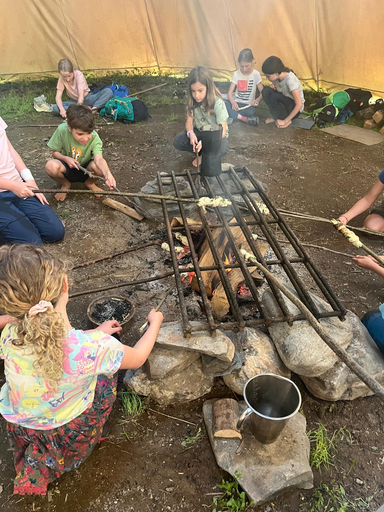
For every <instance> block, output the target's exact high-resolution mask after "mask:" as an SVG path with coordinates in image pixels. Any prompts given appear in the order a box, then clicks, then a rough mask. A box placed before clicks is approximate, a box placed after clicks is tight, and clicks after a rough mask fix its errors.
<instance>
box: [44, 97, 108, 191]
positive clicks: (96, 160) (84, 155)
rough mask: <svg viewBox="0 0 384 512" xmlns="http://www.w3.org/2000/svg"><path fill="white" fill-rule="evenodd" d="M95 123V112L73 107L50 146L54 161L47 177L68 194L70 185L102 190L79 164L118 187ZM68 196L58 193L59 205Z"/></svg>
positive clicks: (80, 106) (76, 106) (49, 165)
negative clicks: (103, 151) (103, 150)
mask: <svg viewBox="0 0 384 512" xmlns="http://www.w3.org/2000/svg"><path fill="white" fill-rule="evenodd" d="M94 128H95V120H94V117H93V114H92V112H91V111H90V110H89V109H88V108H87V107H84V106H83V105H71V106H70V107H69V108H68V111H67V123H63V124H61V125H60V126H59V127H58V128H57V129H56V131H55V133H54V134H53V135H52V137H51V139H50V140H49V142H48V147H49V148H51V149H52V150H53V151H52V156H53V158H54V159H53V160H49V161H48V162H47V164H46V166H45V170H46V171H47V174H48V176H50V177H51V178H52V179H54V180H55V181H56V182H57V183H59V185H60V186H61V190H69V189H70V188H71V183H84V184H85V186H86V187H87V188H88V189H89V190H102V189H101V188H99V187H98V186H97V185H96V184H95V182H96V178H90V177H89V176H88V174H86V173H84V172H83V171H81V170H80V169H79V167H78V166H79V164H80V165H81V166H82V167H84V168H86V169H87V170H88V171H90V172H91V173H92V174H96V175H98V176H104V178H105V183H106V185H107V186H108V187H109V188H110V189H112V188H114V187H115V186H116V181H115V178H114V177H113V176H112V173H111V171H110V170H109V168H108V164H107V162H106V161H105V160H104V158H103V156H102V146H103V143H102V142H101V139H100V137H99V135H98V134H97V133H96V132H95V131H94ZM66 195H67V194H63V193H60V192H58V193H57V194H56V195H55V199H56V200H57V201H64V200H65V198H66Z"/></svg>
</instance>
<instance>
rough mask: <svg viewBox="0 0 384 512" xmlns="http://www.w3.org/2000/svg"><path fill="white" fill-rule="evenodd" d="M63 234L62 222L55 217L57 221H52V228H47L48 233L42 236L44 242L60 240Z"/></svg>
mask: <svg viewBox="0 0 384 512" xmlns="http://www.w3.org/2000/svg"><path fill="white" fill-rule="evenodd" d="M64 235H65V228H64V226H63V223H62V222H61V220H60V219H59V218H57V222H54V223H53V225H52V228H51V229H50V230H49V233H47V234H46V235H45V236H44V242H46V243H54V242H60V240H62V239H63V238H64Z"/></svg>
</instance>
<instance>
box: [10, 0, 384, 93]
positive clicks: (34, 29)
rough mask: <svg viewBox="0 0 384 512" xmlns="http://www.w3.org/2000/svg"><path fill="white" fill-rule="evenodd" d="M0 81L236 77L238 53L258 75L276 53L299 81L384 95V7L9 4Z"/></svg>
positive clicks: (141, 0) (340, 3)
mask: <svg viewBox="0 0 384 512" xmlns="http://www.w3.org/2000/svg"><path fill="white" fill-rule="evenodd" d="M2 4H3V5H2V7H3V8H2V15H1V17H0V44H1V49H2V52H1V57H0V75H1V76H2V77H7V76H8V77H9V76H12V75H17V74H21V75H33V74H43V73H48V72H55V71H56V69H57V62H58V61H59V59H61V58H63V57H67V58H69V59H71V60H72V61H73V63H74V64H75V65H76V66H77V67H79V68H80V69H82V70H118V69H120V70H121V69H130V68H154V69H159V70H169V69H190V68H192V67H194V66H196V65H197V64H199V65H203V66H206V67H209V68H210V69H212V70H216V71H217V72H219V71H220V72H224V73H226V74H227V75H230V73H231V72H233V70H234V69H235V68H236V65H237V63H236V59H237V55H238V53H239V51H240V50H241V49H242V48H244V47H249V48H252V50H253V52H254V55H255V58H256V68H257V69H259V70H260V68H261V64H262V62H263V60H264V59H265V58H267V57H268V56H270V55H278V56H279V57H280V58H281V59H282V60H283V61H284V63H286V65H288V66H289V67H291V68H292V69H293V70H294V71H295V73H296V74H297V75H298V76H299V77H300V78H301V79H302V80H307V81H309V82H312V83H317V85H318V86H327V85H328V84H329V86H330V85H331V84H338V85H348V86H353V87H363V88H367V89H370V90H373V91H378V92H384V73H383V71H384V62H383V59H381V58H380V57H381V55H380V51H381V48H383V43H384V32H383V31H382V30H381V24H382V23H381V20H382V13H383V12H384V6H383V2H382V0H337V1H335V0H236V2H234V1H233V0H114V2H106V1H105V0H92V1H91V0H82V1H81V2H79V1H78V0H14V2H12V3H11V1H10V0H3V1H2Z"/></svg>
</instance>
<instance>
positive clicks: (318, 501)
mask: <svg viewBox="0 0 384 512" xmlns="http://www.w3.org/2000/svg"><path fill="white" fill-rule="evenodd" d="M374 496H375V495H372V496H370V497H368V498H366V499H363V498H357V499H356V500H351V499H350V498H348V496H347V494H346V492H345V489H344V487H343V486H342V485H340V484H336V483H335V482H334V481H333V482H332V483H331V484H330V485H329V486H328V485H326V484H320V485H319V487H317V489H316V490H315V492H314V493H313V495H312V497H311V499H310V500H309V502H307V503H303V504H301V505H300V511H302V512H363V511H367V510H368V508H369V504H370V502H371V501H372V500H373V498H374Z"/></svg>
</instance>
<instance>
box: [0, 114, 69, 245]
mask: <svg viewBox="0 0 384 512" xmlns="http://www.w3.org/2000/svg"><path fill="white" fill-rule="evenodd" d="M6 128H7V125H6V124H5V122H4V121H3V119H2V118H1V117H0V244H20V243H21V244H26V243H27V244H37V245H42V244H43V242H58V241H59V240H61V239H62V238H63V237H64V226H63V223H62V222H61V220H60V219H59V217H58V216H57V215H56V214H55V213H54V211H53V210H52V209H51V207H50V206H49V205H48V201H47V200H46V198H45V196H44V195H43V194H39V193H37V194H35V193H33V192H32V190H33V189H37V188H38V186H37V185H36V182H35V179H34V177H33V176H32V173H31V171H30V170H29V169H27V167H26V165H25V164H24V162H23V160H22V158H21V156H20V155H19V154H18V152H17V151H16V150H15V149H14V147H13V146H12V144H11V143H10V141H9V140H8V137H7V134H6V132H5V130H6Z"/></svg>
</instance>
